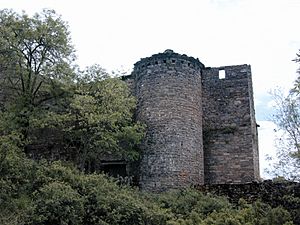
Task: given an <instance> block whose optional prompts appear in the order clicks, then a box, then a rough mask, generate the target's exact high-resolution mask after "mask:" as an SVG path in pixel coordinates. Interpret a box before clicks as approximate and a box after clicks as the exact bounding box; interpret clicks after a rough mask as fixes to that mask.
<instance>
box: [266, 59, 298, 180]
mask: <svg viewBox="0 0 300 225" xmlns="http://www.w3.org/2000/svg"><path fill="white" fill-rule="evenodd" d="M294 61H295V62H297V63H299V62H300V54H297V58H296V59H295V60H294ZM298 74H299V75H300V69H299V70H298ZM299 75H298V78H297V80H296V81H295V82H294V87H293V88H292V89H291V90H290V92H289V93H288V95H285V94H283V93H282V91H280V90H276V91H274V92H273V97H274V100H275V102H276V107H275V110H276V111H275V114H274V117H273V121H274V122H275V124H276V125H277V127H278V129H279V131H280V132H281V136H280V137H278V139H277V143H276V144H277V158H278V161H277V162H275V163H274V164H273V165H272V166H273V168H272V169H271V170H270V171H269V172H270V173H271V174H272V175H275V176H276V177H284V178H286V179H289V180H295V181H298V182H299V181H300V101H299V100H300V99H299V94H300V76H299Z"/></svg>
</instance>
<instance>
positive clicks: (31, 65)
mask: <svg viewBox="0 0 300 225" xmlns="http://www.w3.org/2000/svg"><path fill="white" fill-rule="evenodd" d="M73 59H74V49H73V46H72V45H71V44H70V37H69V31H68V27H67V24H66V23H65V22H64V21H62V20H61V18H60V17H59V16H58V15H56V14H55V12H54V11H53V10H44V11H43V12H42V13H40V14H35V15H34V16H32V17H30V16H28V15H27V14H25V13H22V14H17V13H15V12H13V11H10V10H1V11H0V73H1V76H0V86H1V89H2V95H3V96H4V97H2V98H3V99H1V100H2V102H3V101H5V100H6V99H8V100H9V101H8V102H6V103H8V104H6V105H5V106H6V107H7V108H9V109H10V110H11V112H12V111H13V112H14V114H15V116H14V117H15V123H16V125H17V126H19V128H20V129H21V130H22V133H23V135H24V138H27V136H28V129H29V127H30V116H32V114H33V113H34V111H35V109H36V108H37V107H38V106H40V105H41V104H43V103H45V102H46V101H49V100H50V99H54V98H57V97H58V96H62V95H64V93H65V91H64V90H63V88H62V86H61V85H60V84H61V83H62V82H64V83H67V82H68V81H69V78H70V76H71V74H72V69H71V67H70V65H71V61H72V60H73ZM2 110H3V108H2Z"/></svg>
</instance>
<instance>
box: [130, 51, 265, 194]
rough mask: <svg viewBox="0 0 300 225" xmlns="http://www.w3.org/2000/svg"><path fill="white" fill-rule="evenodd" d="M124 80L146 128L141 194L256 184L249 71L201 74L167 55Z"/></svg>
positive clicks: (199, 67) (147, 61) (189, 60)
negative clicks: (135, 99) (184, 188)
mask: <svg viewBox="0 0 300 225" xmlns="http://www.w3.org/2000/svg"><path fill="white" fill-rule="evenodd" d="M126 81H127V83H128V84H129V85H130V86H131V88H132V90H133V92H134V93H135V95H136V97H137V101H138V105H137V112H136V116H137V119H138V120H140V121H143V122H144V123H145V124H146V125H147V133H146V137H145V139H144V142H143V144H142V150H143V156H142V159H141V162H140V171H139V178H140V179H139V183H140V186H141V188H142V189H143V190H150V191H161V190H165V189H170V188H181V187H187V186H190V185H194V184H200V185H201V184H204V183H205V184H218V183H245V182H250V181H254V180H259V163H258V139H257V126H256V121H255V113H254V103H253V91H252V78H251V68H250V66H249V65H238V66H225V67H218V68H211V67H205V66H204V65H203V64H202V63H201V62H200V61H199V60H198V59H194V58H193V57H188V56H186V55H180V54H177V53H174V52H173V51H172V50H166V51H165V52H164V53H159V54H155V55H152V56H151V57H148V58H143V59H141V60H140V61H139V62H137V63H136V64H135V66H134V71H133V73H132V74H131V75H130V76H128V77H126Z"/></svg>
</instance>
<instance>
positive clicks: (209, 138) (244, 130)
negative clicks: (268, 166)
mask: <svg viewBox="0 0 300 225" xmlns="http://www.w3.org/2000/svg"><path fill="white" fill-rule="evenodd" d="M220 71H223V75H225V76H224V77H220V75H222V74H221V72H220ZM202 88H203V92H202V99H203V139H204V162H205V183H209V184H216V183H245V182H250V181H253V180H258V179H259V166H258V141H257V129H256V122H255V115H254V104H253V91H252V80H251V68H250V66H249V65H239V66H226V67H219V68H205V69H204V70H203V72H202Z"/></svg>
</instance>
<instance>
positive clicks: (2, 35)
mask: <svg viewBox="0 0 300 225" xmlns="http://www.w3.org/2000/svg"><path fill="white" fill-rule="evenodd" d="M0 25H1V26H0V74H1V76H0V88H1V92H2V93H0V94H1V95H0V97H1V96H3V98H2V97H1V99H0V102H1V103H3V104H2V107H1V108H0V109H1V111H0V114H1V116H2V117H3V120H2V121H1V122H0V123H2V124H0V125H1V129H0V132H2V133H3V132H4V133H10V132H18V133H20V137H21V138H22V145H23V146H22V147H23V148H24V151H25V152H27V153H31V152H30V148H32V146H33V148H34V146H35V145H36V146H37V145H40V146H45V147H42V148H41V149H39V150H40V151H39V152H37V153H33V154H35V155H38V156H37V158H47V157H48V156H47V148H49V147H47V146H53V145H55V144H56V145H60V146H61V149H60V150H59V151H60V152H59V154H60V155H65V158H67V159H69V160H72V161H73V162H74V163H75V164H77V165H78V166H79V167H80V168H81V169H82V170H84V169H85V170H87V171H89V172H91V171H94V170H97V165H98V164H99V163H98V162H99V161H100V160H101V157H103V156H104V155H115V156H118V157H119V158H122V159H125V160H128V161H133V160H137V159H138V158H139V149H138V148H137V146H138V144H139V143H140V141H141V139H142V137H143V134H144V127H143V126H142V125H141V124H139V123H135V122H134V121H133V112H134V109H135V99H134V97H133V96H131V94H130V91H129V89H128V87H127V86H126V84H125V83H124V82H123V81H121V80H120V79H117V78H114V79H113V78H109V77H110V76H109V74H108V73H107V72H105V70H103V69H102V68H101V67H100V66H99V65H92V66H90V67H88V68H87V69H86V70H85V71H79V70H75V66H74V65H73V60H74V58H75V56H74V48H73V46H72V45H71V41H70V33H69V31H68V26H67V24H66V22H64V21H63V20H62V19H61V18H60V16H58V15H57V14H55V12H54V11H52V10H44V11H43V12H42V13H40V14H35V15H34V16H32V17H30V16H28V15H27V14H25V13H22V14H17V13H15V12H13V11H9V10H1V11H0ZM4 118H5V120H4ZM48 131H49V132H50V133H51V132H52V133H56V139H55V138H54V140H52V139H51V138H49V135H48V136H47V132H48ZM49 132H48V133H49ZM41 133H42V134H43V135H40V134H41ZM54 136H55V135H54ZM59 136H60V139H59V138H58V137H59ZM58 139H59V140H58ZM43 151H45V152H43ZM48 158H49V157H48ZM50 159H51V160H53V158H50ZM56 159H57V158H56ZM59 159H60V157H59ZM95 162H97V163H95Z"/></svg>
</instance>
